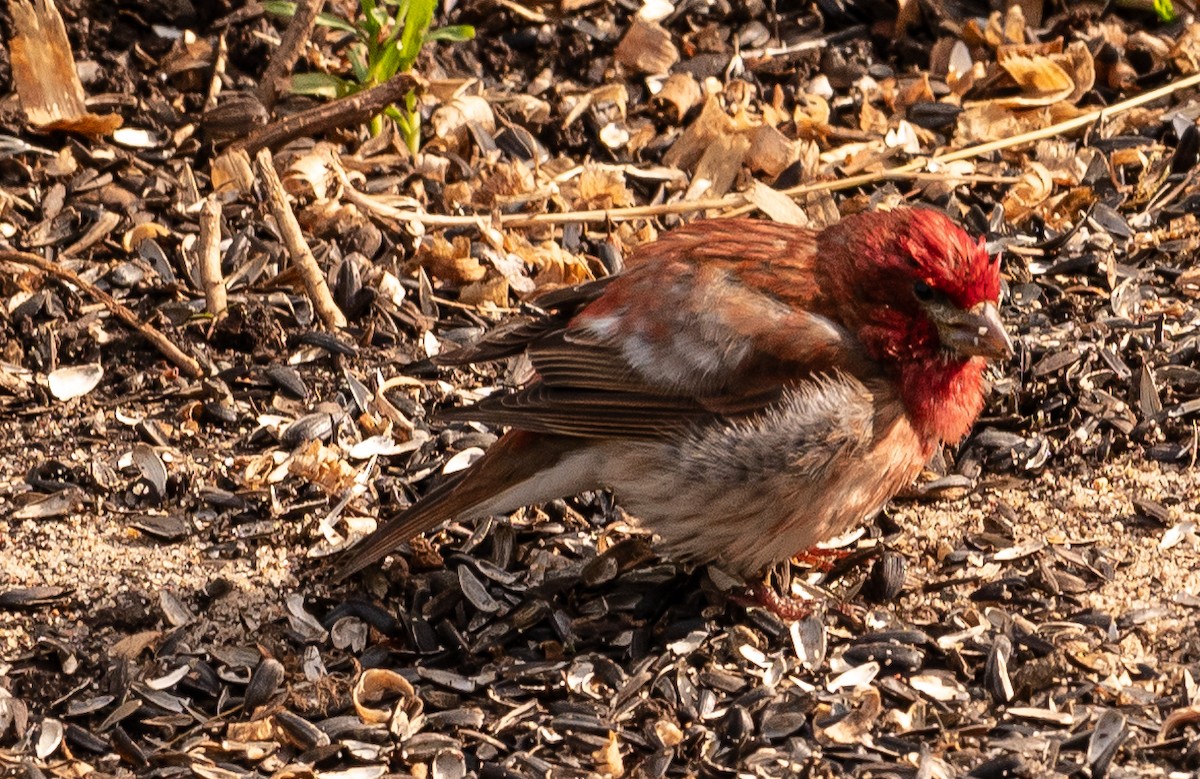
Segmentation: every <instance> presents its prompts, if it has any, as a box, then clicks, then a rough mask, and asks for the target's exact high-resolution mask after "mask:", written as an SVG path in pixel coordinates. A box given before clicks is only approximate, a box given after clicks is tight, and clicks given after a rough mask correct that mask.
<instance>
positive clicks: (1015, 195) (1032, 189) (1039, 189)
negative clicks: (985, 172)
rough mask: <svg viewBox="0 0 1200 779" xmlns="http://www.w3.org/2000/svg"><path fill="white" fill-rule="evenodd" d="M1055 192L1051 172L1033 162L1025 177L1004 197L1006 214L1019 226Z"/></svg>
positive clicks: (1040, 164)
mask: <svg viewBox="0 0 1200 779" xmlns="http://www.w3.org/2000/svg"><path fill="white" fill-rule="evenodd" d="M1053 191H1054V179H1053V177H1052V176H1051V175H1050V171H1049V170H1047V169H1046V166H1045V165H1043V164H1042V163H1040V162H1031V163H1029V165H1028V167H1027V169H1026V171H1025V175H1023V176H1021V180H1020V181H1018V182H1017V183H1016V184H1014V185H1013V187H1012V189H1010V190H1009V191H1008V194H1007V195H1005V196H1004V200H1003V205H1004V214H1005V216H1006V217H1008V219H1010V220H1011V221H1012V222H1013V223H1014V224H1019V223H1020V222H1022V221H1024V219H1025V218H1026V217H1028V216H1029V215H1030V213H1032V211H1033V209H1034V207H1035V206H1037V205H1038V204H1039V203H1041V202H1042V201H1044V200H1045V199H1046V198H1048V197H1050V193H1051V192H1053Z"/></svg>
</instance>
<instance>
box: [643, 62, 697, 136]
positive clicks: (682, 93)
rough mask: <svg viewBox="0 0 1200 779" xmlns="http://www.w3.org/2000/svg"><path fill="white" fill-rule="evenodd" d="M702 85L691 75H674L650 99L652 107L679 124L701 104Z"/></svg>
mask: <svg viewBox="0 0 1200 779" xmlns="http://www.w3.org/2000/svg"><path fill="white" fill-rule="evenodd" d="M700 98H701V93H700V84H699V83H698V82H697V81H696V79H695V78H693V77H692V74H691V73H672V74H671V75H670V76H669V77H668V78H667V80H666V81H664V82H663V83H662V88H661V89H659V90H658V93H657V94H655V95H654V97H652V98H650V106H651V107H652V108H654V109H655V110H656V111H658V112H659V113H660V114H661V115H662V116H664V117H666V118H667V119H668V120H669V121H671V122H674V123H676V124H678V123H679V122H682V121H683V117H685V116H687V112H688V111H691V110H692V108H693V106H695V105H696V104H697V103H699V102H700Z"/></svg>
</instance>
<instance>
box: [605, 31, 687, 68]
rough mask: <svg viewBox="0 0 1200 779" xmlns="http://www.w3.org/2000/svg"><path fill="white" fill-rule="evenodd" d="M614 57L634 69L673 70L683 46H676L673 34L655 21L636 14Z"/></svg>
mask: <svg viewBox="0 0 1200 779" xmlns="http://www.w3.org/2000/svg"><path fill="white" fill-rule="evenodd" d="M613 58H614V59H615V60H616V61H617V62H618V63H619V64H621V65H624V66H625V67H627V68H629V69H630V70H633V71H636V72H638V73H645V74H648V75H656V74H660V73H669V72H670V70H671V67H672V66H673V65H674V64H675V63H676V62H678V61H679V49H677V48H675V44H674V42H672V40H671V33H669V32H667V31H666V30H664V29H663V28H662V27H660V26H659V25H658V24H656V23H654V22H647V21H645V20H643V19H640V18H638V17H634V20H633V23H632V24H630V25H629V29H628V30H626V32H625V37H624V38H622V39H621V42H620V43H618V44H617V49H616V51H615V52H613Z"/></svg>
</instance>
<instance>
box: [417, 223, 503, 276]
mask: <svg viewBox="0 0 1200 779" xmlns="http://www.w3.org/2000/svg"><path fill="white" fill-rule="evenodd" d="M417 262H419V263H421V265H422V266H423V267H425V268H426V269H428V270H429V273H430V274H431V275H432V276H434V277H435V278H437V279H439V280H441V281H445V282H449V283H450V284H454V285H461V284H471V283H474V282H476V281H480V280H482V279H483V277H484V276H486V275H487V272H488V271H487V268H486V267H485V266H484V265H483V264H481V263H480V262H479V260H478V259H476V258H475V257H473V256H471V239H470V238H468V237H467V236H465V235H456V236H455V237H454V239H453V240H451V241H447V240H446V238H445V236H444V235H441V234H437V235H435V236H433V238H431V239H430V240H428V241H423V242H422V243H421V246H420V248H419V249H418V250H417Z"/></svg>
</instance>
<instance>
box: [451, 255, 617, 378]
mask: <svg viewBox="0 0 1200 779" xmlns="http://www.w3.org/2000/svg"><path fill="white" fill-rule="evenodd" d="M614 278H616V277H615V276H606V277H605V278H602V279H596V280H594V281H589V282H585V283H583V284H576V285H574V286H571V287H563V288H562V289H556V290H552V291H550V292H547V293H545V294H543V295H538V296H537V297H536V298H534V299H533V300H532V301H530V305H531V306H532V307H533V308H534V309H536V313H535V314H533V315H529V316H522V317H518V318H517V319H514V320H511V321H509V322H506V323H504V324H502V325H500V326H499V327H497V328H496V329H495V330H492V331H491V332H489V333H488V334H487V335H485V336H483V337H482V338H480V339H479V340H478V341H476V342H475V343H472V344H468V345H466V346H464V347H462V348H460V349H455V350H454V351H452V352H447V353H446V354H441V355H438V356H437V357H435V358H434V359H433V361H434V363H435V364H437V365H470V364H472V363H477V362H492V361H494V360H503V359H505V358H508V357H516V356H517V355H519V354H521V353H523V352H524V351H525V350H526V349H527V348H528V347H529V345H530V344H532V343H535V342H536V341H538V340H539V339H541V338H544V337H545V336H547V335H550V334H551V333H554V332H557V331H560V330H562V329H563V328H564V327H566V326H567V323H568V322H570V320H571V317H572V316H574V315H575V313H576V312H577V311H578V310H579V309H580V308H582V307H583V306H586V305H587V304H588V303H591V302H592V301H593V300H595V299H596V298H598V297H600V295H601V294H603V292H604V290H605V289H606V288H607V287H608V285H609V284H611V283H612V281H613V279H614Z"/></svg>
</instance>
